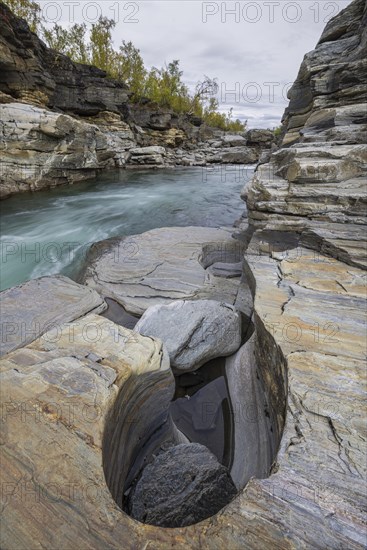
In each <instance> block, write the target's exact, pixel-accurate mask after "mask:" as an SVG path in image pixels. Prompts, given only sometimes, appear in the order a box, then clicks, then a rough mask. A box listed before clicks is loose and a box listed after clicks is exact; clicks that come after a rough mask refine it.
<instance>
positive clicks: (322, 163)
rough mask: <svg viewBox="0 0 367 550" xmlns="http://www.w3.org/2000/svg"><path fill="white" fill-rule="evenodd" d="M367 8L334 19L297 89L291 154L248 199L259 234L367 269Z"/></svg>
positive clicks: (261, 178)
mask: <svg viewBox="0 0 367 550" xmlns="http://www.w3.org/2000/svg"><path fill="white" fill-rule="evenodd" d="M366 10H367V8H366V4H365V0H355V1H354V2H352V3H351V4H350V5H349V6H348V7H347V8H346V9H345V10H344V11H343V12H341V13H340V14H339V15H338V16H337V17H336V18H334V19H333V20H331V21H330V22H329V23H328V25H327V26H326V29H325V31H324V33H323V35H322V37H321V39H320V41H319V43H318V45H317V47H316V49H315V50H314V51H313V52H311V53H309V54H307V55H306V56H305V59H304V61H303V63H302V66H301V69H300V72H299V75H298V77H297V80H296V82H295V84H294V86H293V87H292V88H291V90H290V93H289V95H290V104H289V108H288V109H287V111H286V114H285V117H284V124H285V129H286V134H285V137H284V139H283V145H284V146H289V145H291V146H290V147H283V148H282V149H280V150H279V151H278V152H276V153H275V154H273V155H272V157H271V160H270V162H269V163H267V164H263V165H261V166H260V167H259V168H258V170H257V173H256V175H255V178H254V180H253V182H252V185H251V186H250V189H249V190H248V191H247V192H246V194H245V195H247V205H248V210H249V219H250V222H251V224H252V226H254V227H257V228H259V227H260V228H267V229H279V230H287V229H288V230H292V231H297V232H298V233H300V234H301V236H302V242H303V243H304V244H306V245H307V246H312V247H314V248H316V249H318V250H321V251H322V252H323V253H326V254H328V255H332V256H334V257H336V258H338V259H340V260H342V261H344V262H347V263H349V264H351V265H356V266H366V264H367V257H366V249H365V245H364V242H363V239H362V238H361V236H362V235H363V234H364V232H365V230H366V225H367V220H366V206H367V204H366V203H367V198H366V183H367V145H366V141H367V117H366V113H367V76H366V75H367V11H366Z"/></svg>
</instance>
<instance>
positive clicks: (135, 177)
mask: <svg viewBox="0 0 367 550" xmlns="http://www.w3.org/2000/svg"><path fill="white" fill-rule="evenodd" d="M252 174H253V168H252V167H243V166H241V167H240V166H236V167H234V166H232V167H231V166H214V167H209V168H183V169H175V170H170V169H164V170H154V171H149V170H139V171H126V170H125V171H122V170H121V171H117V172H109V173H108V174H106V175H103V176H99V177H98V178H97V179H96V180H95V181H93V182H86V183H82V184H77V185H74V186H65V187H59V188H57V189H52V190H47V191H39V192H37V193H24V194H21V195H18V196H14V197H11V198H10V199H7V200H5V201H2V202H1V203H0V209H1V222H0V228H1V240H0V243H1V281H0V283H1V287H0V288H1V290H3V289H5V288H8V287H10V286H14V285H18V284H20V283H23V282H24V281H27V280H29V279H33V278H36V277H40V276H42V275H50V274H56V273H62V274H64V275H68V276H69V277H71V278H73V277H75V276H76V274H77V272H78V270H79V268H80V265H81V264H82V262H83V259H84V258H85V255H86V252H87V250H88V248H89V246H90V244H91V243H93V242H96V241H100V240H103V239H106V238H109V237H113V236H119V235H121V236H123V235H132V234H136V233H142V232H143V231H147V230H149V229H153V228H156V227H169V226H185V225H196V226H200V225H203V226H209V227H217V226H223V225H232V224H233V222H234V221H235V220H236V219H237V218H239V217H240V216H241V214H242V213H243V211H244V209H245V205H244V203H243V202H242V201H241V199H240V191H241V189H242V187H243V185H244V184H245V183H246V182H247V181H248V180H249V179H250V178H251V176H252Z"/></svg>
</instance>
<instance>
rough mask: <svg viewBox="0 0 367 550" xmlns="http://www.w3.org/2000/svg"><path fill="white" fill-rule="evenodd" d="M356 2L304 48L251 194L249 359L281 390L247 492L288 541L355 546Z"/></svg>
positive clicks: (360, 38) (361, 214)
mask: <svg viewBox="0 0 367 550" xmlns="http://www.w3.org/2000/svg"><path fill="white" fill-rule="evenodd" d="M366 10H367V7H366V4H365V2H364V1H362V0H354V1H353V2H351V3H350V4H349V5H348V6H347V8H346V9H345V10H343V11H341V12H340V13H339V15H337V16H336V17H335V18H334V19H332V20H331V21H330V22H329V23H328V25H327V26H326V29H325V31H324V33H323V35H322V37H321V39H320V41H319V43H318V45H317V46H316V49H315V50H314V51H313V52H310V53H309V54H307V55H306V56H305V59H304V61H303V63H302V66H301V69H300V72H299V75H298V77H297V80H296V82H295V84H294V86H293V88H292V89H291V90H290V94H289V95H290V104H289V108H288V109H287V111H286V113H285V116H284V130H285V137H284V139H283V143H282V145H283V146H282V147H281V148H280V150H279V151H277V152H275V153H273V154H272V155H271V158H270V161H269V163H268V164H263V165H261V166H260V167H259V168H258V170H257V172H256V174H255V177H254V179H253V181H252V183H251V185H250V186H249V189H248V192H247V197H248V198H247V206H248V212H249V223H250V227H249V234H248V236H250V237H251V240H250V243H249V246H248V249H247V252H246V255H245V266H246V268H245V272H246V279H247V281H248V282H249V284H250V286H251V289H252V293H253V295H254V320H255V327H256V333H257V338H258V341H259V342H261V344H260V345H258V346H255V356H256V361H257V364H258V365H264V364H265V361H268V371H267V372H266V370H265V371H263V374H264V377H263V379H264V380H265V382H266V386H265V387H266V388H267V393H268V403H269V404H270V405H271V409H272V410H273V411H280V410H281V402H282V400H283V398H284V397H285V399H286V401H287V415H286V418H285V425H284V428H283V434H282V439H281V443H280V449H279V452H278V455H277V459H276V463H275V464H274V465H273V468H272V471H273V474H272V475H271V477H270V478H268V479H266V480H262V481H255V480H250V481H249V482H248V484H247V486H246V488H245V493H246V494H247V495H249V494H250V493H251V494H252V495H253V497H254V496H255V493H256V492H257V490H260V492H261V496H260V497H259V493H258V494H257V497H258V498H257V503H258V504H259V502H260V501H261V502H262V505H261V514H262V515H263V517H268V518H269V517H271V518H272V520H271V521H272V522H273V525H275V524H277V525H280V528H281V530H282V532H283V533H287V535H286V536H287V537H288V538H289V539H290V540H291V545H292V546H295V547H302V546H307V547H312V548H313V547H318V546H322V547H325V548H338V547H339V548H344V547H346V548H356V549H357V548H358V549H359V548H363V546H364V545H365V542H364V541H365V538H364V537H365V534H364V532H363V527H362V508H363V506H364V504H363V502H364V495H363V494H362V491H361V485H364V484H365V481H366V465H365V459H364V457H365V455H366V452H367V448H366V429H365V423H364V421H363V420H362V419H364V418H365V416H366V414H367V410H366V408H365V404H364V405H362V399H363V396H365V392H364V373H363V369H364V367H362V365H363V364H364V361H365V334H364V331H363V328H362V318H363V316H364V311H365V308H366V305H367V304H366V301H365V292H366V276H365V273H366V272H365V268H366V261H367V258H366V251H365V249H363V245H362V242H361V235H362V234H363V231H364V228H365V227H366V221H367V220H366V217H365V201H366V198H365V193H363V191H362V187H363V185H364V183H365V181H366V162H365V158H366V148H365V145H364V143H365V138H363V135H364V136H365V135H366V129H367V125H366V118H365V113H366V86H365V84H366V71H365V69H364V66H365V64H366V51H365V50H366V17H367V11H366ZM363 113H364V114H363ZM306 247H307V248H306ZM272 388H273V389H272ZM275 388H276V390H275ZM276 425H277V426H278V428H277V429H278V431H279V433H281V431H282V421H281V418H280V417H279V416H278V418H277V419H276ZM235 477H236V476H235ZM260 487H261V489H260ZM267 490H268V491H271V492H272V495H273V496H274V498H275V500H276V504H275V502H274V501H273V502H271V501H270V500H269V501H267V503H266V504H265V503H264V491H265V492H266V491H267ZM285 493H287V495H285ZM241 514H242V510H241ZM281 515H282V516H283V517H284V518H285V517H286V518H287V519H286V520H285V521H283V520H282V519H281ZM315 522H317V524H318V529H317V531H315V530H313V528H312V525H314V524H315ZM300 525H302V533H303V534H302V535H301V533H300V530H299V526H300ZM272 530H273V527H272ZM272 540H273V541H275V538H273V536H272Z"/></svg>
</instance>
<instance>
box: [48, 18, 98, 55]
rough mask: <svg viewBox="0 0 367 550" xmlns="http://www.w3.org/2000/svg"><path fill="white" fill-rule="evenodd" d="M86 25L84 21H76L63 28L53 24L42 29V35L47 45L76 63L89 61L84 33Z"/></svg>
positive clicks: (88, 47)
mask: <svg viewBox="0 0 367 550" xmlns="http://www.w3.org/2000/svg"><path fill="white" fill-rule="evenodd" d="M86 32H87V27H86V25H85V23H82V24H80V25H78V24H77V23H76V24H75V25H73V26H72V27H70V29H65V28H64V27H61V25H57V24H55V25H54V27H53V28H52V29H46V28H44V29H43V35H44V38H45V41H46V43H47V45H48V46H49V47H50V48H53V49H54V50H56V51H58V52H60V53H63V54H64V55H67V56H68V57H70V58H71V59H72V60H73V61H75V62H77V63H87V64H88V63H90V61H91V58H90V45H89V44H88V42H87V41H86V38H85V35H86Z"/></svg>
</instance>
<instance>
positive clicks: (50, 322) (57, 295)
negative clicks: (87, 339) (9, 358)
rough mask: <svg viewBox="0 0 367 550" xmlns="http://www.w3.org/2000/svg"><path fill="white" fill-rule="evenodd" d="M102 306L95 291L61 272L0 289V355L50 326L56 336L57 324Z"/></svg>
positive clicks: (29, 339) (22, 344)
mask: <svg viewBox="0 0 367 550" xmlns="http://www.w3.org/2000/svg"><path fill="white" fill-rule="evenodd" d="M106 308H107V304H106V303H105V302H104V300H103V299H102V298H101V297H100V296H99V295H98V294H97V292H95V291H94V290H92V289H90V288H86V287H85V286H81V285H78V284H77V283H74V281H72V280H70V279H68V278H67V277H63V276H62V275H57V276H52V277H41V278H40V279H34V280H32V281H29V282H27V283H24V284H23V285H20V286H16V287H13V288H9V289H8V290H4V291H3V292H1V293H0V310H1V327H0V328H1V342H0V355H4V354H5V353H8V352H10V351H12V350H14V349H17V348H19V347H22V346H25V345H26V344H28V343H29V342H32V340H35V339H36V338H38V337H39V336H41V334H44V333H45V332H47V331H50V330H51V329H52V328H54V330H53V338H54V339H55V338H56V339H57V334H58V327H59V326H60V325H61V324H63V323H66V322H70V321H74V320H75V319H78V318H79V317H82V316H83V315H86V314H87V313H90V312H94V313H101V312H103V311H104V310H105V309H106ZM51 332H52V330H51Z"/></svg>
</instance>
